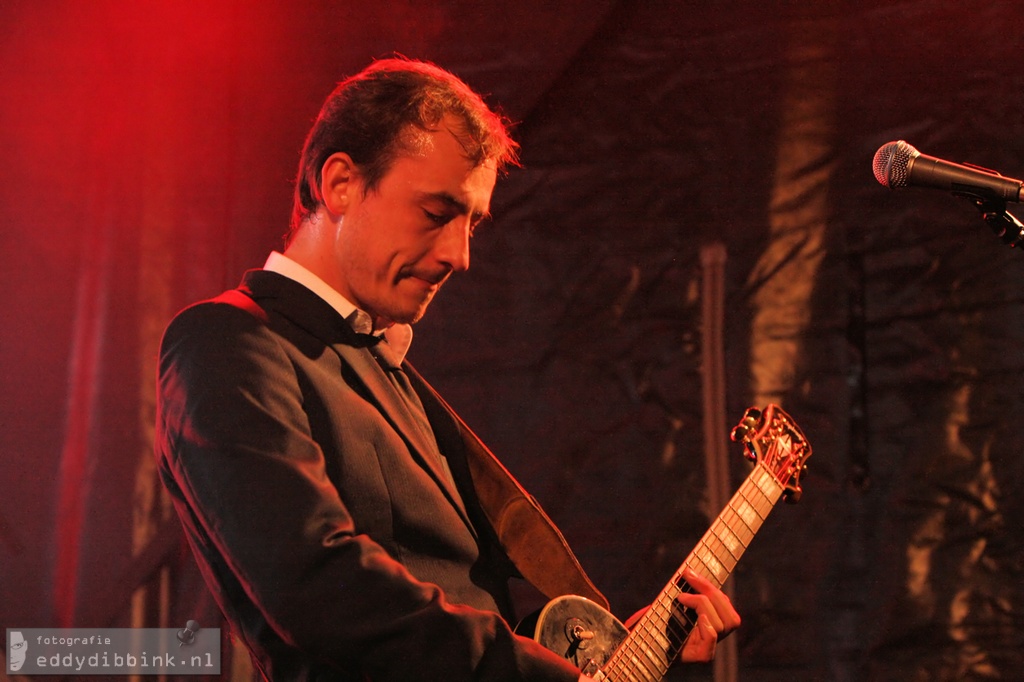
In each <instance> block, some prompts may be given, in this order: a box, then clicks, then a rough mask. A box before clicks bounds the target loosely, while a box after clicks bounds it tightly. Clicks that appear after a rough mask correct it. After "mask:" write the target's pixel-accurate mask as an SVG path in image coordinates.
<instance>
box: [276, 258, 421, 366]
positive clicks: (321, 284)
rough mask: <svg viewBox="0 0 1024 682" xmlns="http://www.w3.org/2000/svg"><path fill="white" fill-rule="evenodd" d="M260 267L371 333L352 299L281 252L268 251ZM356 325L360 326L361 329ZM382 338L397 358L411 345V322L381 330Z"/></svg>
mask: <svg viewBox="0 0 1024 682" xmlns="http://www.w3.org/2000/svg"><path fill="white" fill-rule="evenodd" d="M263 269H264V270H269V271H270V272H276V273H277V274H279V275H282V276H284V277H287V278H288V279H290V280H292V281H295V282H298V283H299V284H301V285H302V286H304V287H306V288H307V289H309V290H310V291H312V292H313V293H314V294H316V295H317V296H319V297H320V298H322V299H323V300H324V301H326V302H327V304H328V305H329V306H331V307H332V308H334V309H335V310H336V311H338V314H339V315H341V316H342V317H343V318H345V319H346V320H348V321H349V323H350V324H352V325H353V327H355V328H356V331H358V332H361V333H367V334H369V333H372V323H371V321H370V315H369V314H368V313H366V312H365V311H362V310H359V308H357V307H356V306H355V304H354V303H352V302H351V301H349V300H348V299H347V298H345V297H344V296H342V295H341V294H340V293H338V292H337V290H335V289H334V288H333V287H332V286H331V285H329V284H328V283H327V282H325V281H323V280H322V279H320V277H318V276H317V275H315V274H313V273H312V272H310V271H309V270H308V269H307V268H306V267H304V266H302V265H299V264H298V263H296V262H295V261H293V260H292V259H291V258H289V257H288V256H286V255H284V254H283V253H278V252H277V251H273V252H271V254H270V256H268V257H267V262H266V263H265V264H264V265H263ZM358 327H363V329H359V328H358ZM384 338H385V339H387V342H388V345H389V346H391V348H392V350H393V351H394V352H395V353H397V354H398V357H399V359H402V358H405V354H406V353H408V352H409V346H410V345H412V326H410V325H408V324H393V325H391V326H390V327H388V328H387V329H385V330H384Z"/></svg>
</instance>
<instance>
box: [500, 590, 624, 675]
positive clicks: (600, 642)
mask: <svg viewBox="0 0 1024 682" xmlns="http://www.w3.org/2000/svg"><path fill="white" fill-rule="evenodd" d="M516 631H517V632H519V633H520V634H522V635H524V636H526V637H533V639H534V640H536V641H537V642H539V643H540V644H541V645H543V646H544V647H546V648H547V649H550V650H551V651H553V652H555V653H556V654H558V655H559V656H562V657H564V658H566V659H568V660H569V661H570V662H571V663H573V664H574V665H575V666H576V667H577V668H579V669H580V670H581V671H582V672H584V673H586V674H588V675H594V674H595V673H596V672H597V670H598V669H599V668H600V667H601V666H603V665H604V663H605V661H607V660H608V657H609V656H611V654H612V652H613V651H615V649H617V648H618V646H619V644H620V643H621V642H622V640H623V639H625V637H626V635H627V634H628V632H629V631H628V630H626V626H625V625H623V624H622V623H621V622H619V620H618V619H617V618H616V617H615V616H613V615H612V614H611V613H609V612H608V611H606V610H605V609H603V608H601V607H600V606H598V605H597V604H595V603H594V602H592V601H590V600H589V599H586V598H585V597H578V596H576V595H566V596H564V597H557V598H555V599H552V600H551V601H550V602H548V603H547V604H546V605H545V606H544V608H542V609H541V610H540V611H539V612H537V613H536V614H534V615H533V616H531V617H529V618H527V619H525V620H524V621H523V622H522V623H521V624H520V625H519V627H517V628H516Z"/></svg>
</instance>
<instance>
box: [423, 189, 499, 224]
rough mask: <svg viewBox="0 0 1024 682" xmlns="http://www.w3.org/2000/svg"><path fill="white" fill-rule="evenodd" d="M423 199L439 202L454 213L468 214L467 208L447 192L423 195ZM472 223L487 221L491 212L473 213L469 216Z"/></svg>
mask: <svg viewBox="0 0 1024 682" xmlns="http://www.w3.org/2000/svg"><path fill="white" fill-rule="evenodd" d="M424 198H425V199H433V200H435V201H440V202H441V203H442V204H444V205H445V206H447V207H448V208H450V209H453V210H454V211H457V212H458V213H459V214H460V215H467V214H469V213H470V211H469V207H468V206H466V204H465V203H464V202H462V201H459V200H458V199H456V198H455V197H453V196H452V195H451V194H449V193H448V192H430V193H427V194H425V195H424ZM471 217H472V218H473V222H474V223H478V222H480V221H481V220H487V219H488V218H490V217H491V212H490V211H489V210H488V211H474V212H473V213H472V214H471Z"/></svg>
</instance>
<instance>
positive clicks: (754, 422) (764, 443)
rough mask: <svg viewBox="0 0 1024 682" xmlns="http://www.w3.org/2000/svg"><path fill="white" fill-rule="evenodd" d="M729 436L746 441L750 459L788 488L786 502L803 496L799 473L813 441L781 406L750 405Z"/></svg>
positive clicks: (739, 440)
mask: <svg viewBox="0 0 1024 682" xmlns="http://www.w3.org/2000/svg"><path fill="white" fill-rule="evenodd" d="M730 438H732V439H733V440H734V441H736V442H738V443H743V451H744V454H745V455H746V457H747V459H749V460H751V461H753V462H756V463H760V464H762V465H763V466H764V467H765V468H766V469H768V471H770V472H771V474H772V475H773V476H774V477H775V479H776V480H777V481H778V482H779V483H780V484H781V485H782V486H783V487H784V488H785V492H784V493H783V494H784V495H785V498H786V501H787V502H797V501H799V500H800V495H801V493H802V492H803V491H802V489H801V488H800V475H801V474H802V473H803V472H804V470H805V469H806V468H807V465H806V462H807V459H808V458H809V457H810V456H811V444H810V443H809V442H807V437H806V436H804V432H803V431H801V430H800V427H799V426H797V425H796V422H795V421H793V418H792V417H790V416H789V415H788V414H786V412H785V411H784V410H783V409H782V408H781V407H779V406H778V405H773V404H769V405H768V406H767V407H765V408H764V409H759V408H756V407H751V408H748V409H747V411H746V412H744V413H743V419H742V420H740V423H739V424H737V425H736V427H735V428H734V429H733V430H732V433H731V434H730Z"/></svg>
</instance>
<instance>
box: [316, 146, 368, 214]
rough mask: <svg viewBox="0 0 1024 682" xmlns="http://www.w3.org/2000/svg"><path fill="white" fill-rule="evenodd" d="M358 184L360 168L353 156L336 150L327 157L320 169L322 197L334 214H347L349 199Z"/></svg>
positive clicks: (329, 210)
mask: <svg viewBox="0 0 1024 682" xmlns="http://www.w3.org/2000/svg"><path fill="white" fill-rule="evenodd" d="M358 186H359V169H358V168H357V167H356V164H355V162H354V161H352V157H351V156H349V155H348V154H346V153H344V152H335V153H334V154H331V155H330V156H328V157H327V160H326V161H324V165H323V168H321V169H320V197H321V198H322V200H323V203H324V208H326V209H327V211H328V212H329V213H330V214H331V215H332V216H334V217H339V216H342V215H345V211H346V210H348V204H349V199H350V197H352V196H353V193H354V192H355V191H357V190H358Z"/></svg>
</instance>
